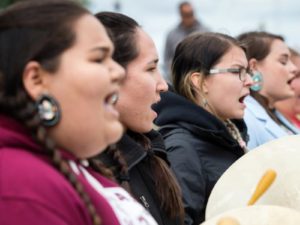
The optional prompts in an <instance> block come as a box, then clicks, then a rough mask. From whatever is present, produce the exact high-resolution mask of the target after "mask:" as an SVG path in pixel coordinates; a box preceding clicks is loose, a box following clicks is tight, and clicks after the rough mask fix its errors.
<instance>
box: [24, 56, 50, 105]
mask: <svg viewBox="0 0 300 225" xmlns="http://www.w3.org/2000/svg"><path fill="white" fill-rule="evenodd" d="M22 80H23V84H24V88H25V90H26V92H27V94H28V95H29V96H30V97H31V98H32V99H33V100H36V99H37V98H38V97H39V96H40V95H41V94H42V93H44V92H45V88H44V77H43V70H42V67H41V65H40V64H39V63H38V62H36V61H30V62H28V63H27V64H26V66H25V68H24V71H23V75H22Z"/></svg>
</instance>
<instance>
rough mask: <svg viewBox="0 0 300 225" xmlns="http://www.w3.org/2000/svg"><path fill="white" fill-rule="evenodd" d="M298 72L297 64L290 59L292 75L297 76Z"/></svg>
mask: <svg viewBox="0 0 300 225" xmlns="http://www.w3.org/2000/svg"><path fill="white" fill-rule="evenodd" d="M298 72H299V70H298V68H297V66H296V65H295V64H294V63H293V62H292V61H291V60H290V73H291V74H293V76H292V77H295V76H296V74H297V73H298Z"/></svg>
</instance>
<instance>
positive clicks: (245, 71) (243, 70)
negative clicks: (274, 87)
mask: <svg viewBox="0 0 300 225" xmlns="http://www.w3.org/2000/svg"><path fill="white" fill-rule="evenodd" d="M219 73H233V74H238V75H239V78H240V80H241V81H242V82H245V81H246V79H247V75H250V76H251V77H252V74H251V72H250V71H249V70H248V69H246V68H227V69H221V68H215V69H211V70H210V71H209V74H219Z"/></svg>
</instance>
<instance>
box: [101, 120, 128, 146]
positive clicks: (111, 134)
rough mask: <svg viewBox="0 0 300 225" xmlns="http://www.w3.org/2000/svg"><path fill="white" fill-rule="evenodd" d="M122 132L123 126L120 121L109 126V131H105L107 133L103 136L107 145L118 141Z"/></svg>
mask: <svg viewBox="0 0 300 225" xmlns="http://www.w3.org/2000/svg"><path fill="white" fill-rule="evenodd" d="M123 133H124V128H123V126H122V124H121V123H119V122H117V123H115V124H114V125H113V126H110V129H109V131H107V135H106V136H105V137H106V138H105V139H106V140H105V141H106V143H107V145H111V144H114V143H116V142H118V141H119V140H120V139H121V137H122V136H123Z"/></svg>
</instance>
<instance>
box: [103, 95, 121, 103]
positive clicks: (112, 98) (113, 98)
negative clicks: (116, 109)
mask: <svg viewBox="0 0 300 225" xmlns="http://www.w3.org/2000/svg"><path fill="white" fill-rule="evenodd" d="M118 99H119V93H118V92H112V93H111V94H109V95H108V96H107V97H106V98H105V103H106V104H108V105H115V104H117V101H118Z"/></svg>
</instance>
